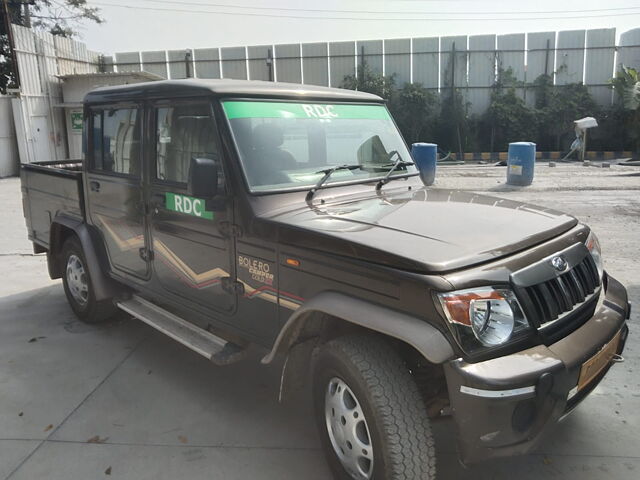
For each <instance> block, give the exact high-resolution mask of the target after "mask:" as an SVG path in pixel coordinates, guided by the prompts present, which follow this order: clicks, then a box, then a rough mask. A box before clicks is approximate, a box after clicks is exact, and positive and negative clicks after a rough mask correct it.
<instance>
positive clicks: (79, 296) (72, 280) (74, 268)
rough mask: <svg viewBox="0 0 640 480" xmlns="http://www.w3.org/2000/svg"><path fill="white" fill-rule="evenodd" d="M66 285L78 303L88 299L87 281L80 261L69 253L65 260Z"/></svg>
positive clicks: (84, 302) (83, 303)
mask: <svg viewBox="0 0 640 480" xmlns="http://www.w3.org/2000/svg"><path fill="white" fill-rule="evenodd" d="M67 286H68V287H69V291H70V292H71V296H72V297H73V298H74V300H75V301H76V302H78V303H79V304H80V305H85V304H86V303H87V302H88V301H89V282H88V281H87V274H86V272H85V270H84V265H82V261H81V260H80V258H79V257H78V256H76V255H70V256H69V259H68V260H67Z"/></svg>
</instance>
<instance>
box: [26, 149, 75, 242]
mask: <svg viewBox="0 0 640 480" xmlns="http://www.w3.org/2000/svg"><path fill="white" fill-rule="evenodd" d="M20 177H21V180H22V206H23V209H24V216H25V219H26V224H27V231H28V233H29V239H30V240H31V241H32V242H34V243H35V244H37V245H39V246H41V247H44V248H45V249H46V248H48V247H49V233H50V228H51V222H52V221H53V219H54V218H55V217H56V215H61V214H63V215H66V216H68V217H75V218H79V219H83V218H84V204H83V194H82V161H81V160H65V161H58V162H37V163H30V164H25V165H22V168H21V171H20Z"/></svg>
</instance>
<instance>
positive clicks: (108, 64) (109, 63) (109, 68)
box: [102, 55, 114, 72]
mask: <svg viewBox="0 0 640 480" xmlns="http://www.w3.org/2000/svg"><path fill="white" fill-rule="evenodd" d="M102 63H103V64H104V71H105V72H113V71H114V62H113V57H112V56H111V55H105V56H104V57H102Z"/></svg>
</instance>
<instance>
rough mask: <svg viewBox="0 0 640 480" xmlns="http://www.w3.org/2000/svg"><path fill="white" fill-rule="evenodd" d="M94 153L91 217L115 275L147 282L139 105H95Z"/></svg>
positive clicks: (91, 155) (89, 181) (89, 184)
mask: <svg viewBox="0 0 640 480" xmlns="http://www.w3.org/2000/svg"><path fill="white" fill-rule="evenodd" d="M89 135H90V137H91V142H90V144H91V149H90V151H88V152H87V160H88V162H89V169H88V173H87V175H86V180H85V185H84V187H85V189H86V191H87V198H88V203H89V205H88V208H87V212H89V217H90V219H91V223H92V224H93V225H95V226H96V227H97V228H98V230H99V231H100V233H101V234H102V236H103V239H104V244H105V246H106V248H107V253H108V256H109V262H110V266H111V270H112V272H113V273H114V274H116V275H119V276H123V277H127V276H133V277H135V278H142V279H145V278H147V276H148V269H149V265H148V248H147V245H146V243H145V235H144V232H145V216H144V202H143V200H144V196H143V189H142V185H141V179H142V142H141V141H140V138H141V136H142V109H141V108H139V106H137V105H118V106H112V105H110V106H104V107H92V110H91V111H90V112H89Z"/></svg>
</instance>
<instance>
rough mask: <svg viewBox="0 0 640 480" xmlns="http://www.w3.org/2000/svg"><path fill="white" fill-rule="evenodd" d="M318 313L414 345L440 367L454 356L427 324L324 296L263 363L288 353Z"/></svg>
mask: <svg viewBox="0 0 640 480" xmlns="http://www.w3.org/2000/svg"><path fill="white" fill-rule="evenodd" d="M317 313H321V314H327V315H331V316H333V317H337V318H340V319H342V320H344V321H346V322H349V323H352V324H354V325H359V326H361V327H365V328H368V329H369V330H374V331H376V332H379V333H382V334H385V335H388V336H390V337H393V338H397V339H398V340H401V341H403V342H405V343H407V344H409V345H411V346H412V347H413V348H415V349H416V350H417V351H418V352H419V353H420V354H421V355H423V356H424V358H426V359H427V360H429V361H430V362H431V363H435V364H440V363H443V362H445V361H447V360H450V359H451V358H453V356H454V352H453V349H452V348H451V345H450V343H449V341H448V340H447V339H446V337H445V336H444V335H443V334H442V333H441V332H440V331H439V330H438V329H436V328H435V327H434V326H433V325H431V324H429V323H427V322H425V321H424V320H421V319H418V318H415V317H412V316H410V315H407V314H405V313H402V312H398V311H397V310H392V309H390V308H387V307H384V306H381V305H376V304H373V303H370V302H366V301H364V300H361V299H358V298H355V297H350V296H348V295H344V294H342V293H338V292H322V293H319V294H318V295H316V296H315V297H313V298H311V299H310V300H308V301H307V302H305V303H304V304H303V305H302V306H301V307H299V308H298V309H297V310H296V311H295V313H293V315H291V316H290V317H289V319H288V320H287V322H286V323H285V325H284V326H283V327H282V330H280V333H279V334H278V337H277V338H276V341H275V342H274V344H273V348H272V349H271V351H270V352H269V353H268V354H267V355H266V356H265V357H264V358H263V359H262V363H265V364H268V363H271V362H272V361H273V360H274V358H275V357H276V356H277V355H278V354H280V353H284V352H286V351H288V350H289V349H290V348H291V347H292V346H293V344H294V343H295V340H296V338H297V336H298V334H299V333H300V331H301V327H303V326H304V323H305V322H306V321H307V319H309V318H310V317H311V316H312V315H314V314H317Z"/></svg>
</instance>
